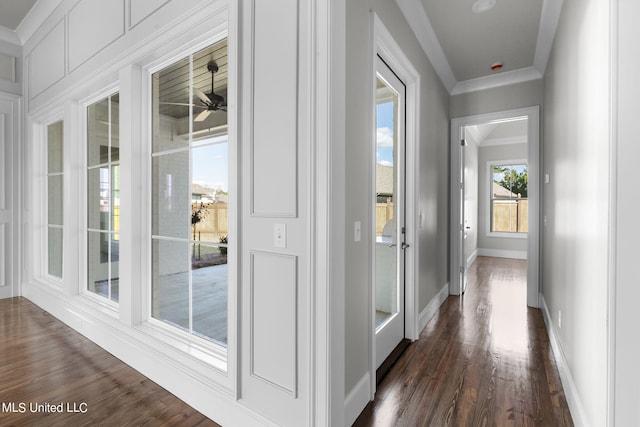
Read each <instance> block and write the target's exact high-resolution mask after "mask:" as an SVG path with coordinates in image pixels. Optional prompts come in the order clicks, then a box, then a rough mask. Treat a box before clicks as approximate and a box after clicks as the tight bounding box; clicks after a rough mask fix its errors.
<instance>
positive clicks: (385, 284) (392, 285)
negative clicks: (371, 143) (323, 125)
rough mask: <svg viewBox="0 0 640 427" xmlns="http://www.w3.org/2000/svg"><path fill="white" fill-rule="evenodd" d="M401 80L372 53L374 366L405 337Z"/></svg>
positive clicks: (402, 101) (403, 149) (403, 142)
mask: <svg viewBox="0 0 640 427" xmlns="http://www.w3.org/2000/svg"><path fill="white" fill-rule="evenodd" d="M404 110H405V86H404V84H403V83H402V82H401V81H400V79H399V78H398V77H397V76H396V75H395V74H394V72H393V71H392V70H391V69H390V68H389V67H388V66H387V64H386V63H385V62H384V61H383V60H382V59H381V58H380V57H378V58H377V66H376V141H375V148H376V150H375V153H376V158H375V248H374V256H375V261H374V263H375V272H374V277H375V353H376V356H375V357H376V367H379V366H380V365H381V364H382V362H384V360H385V359H386V358H387V357H388V356H389V354H390V353H391V352H392V351H393V349H394V348H396V346H397V345H398V344H399V343H400V341H402V339H403V338H404V249H405V248H406V247H407V246H406V244H405V241H404V235H405V225H404V218H405V216H404V187H405V169H404V163H405V158H404V157H405V154H404V151H405V139H404V114H405V112H404Z"/></svg>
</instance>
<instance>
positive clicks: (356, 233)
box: [353, 221, 362, 242]
mask: <svg viewBox="0 0 640 427" xmlns="http://www.w3.org/2000/svg"><path fill="white" fill-rule="evenodd" d="M360 240H362V226H361V224H360V221H356V222H355V224H354V225H353V241H354V242H359V241H360Z"/></svg>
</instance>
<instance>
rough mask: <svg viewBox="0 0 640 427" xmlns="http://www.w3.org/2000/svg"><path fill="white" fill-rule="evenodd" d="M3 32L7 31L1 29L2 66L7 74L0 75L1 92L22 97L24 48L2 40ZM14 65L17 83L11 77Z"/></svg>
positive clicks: (0, 51)
mask: <svg viewBox="0 0 640 427" xmlns="http://www.w3.org/2000/svg"><path fill="white" fill-rule="evenodd" d="M3 31H5V30H4V29H2V28H0V65H1V66H2V69H3V71H5V70H6V73H5V72H3V73H0V92H6V93H10V94H13V95H22V82H23V79H22V46H20V45H18V44H16V43H11V42H8V41H5V40H2V32H3ZM12 63H13V69H14V72H15V81H14V80H13V79H11V78H10V77H11V76H9V74H10V73H11V68H12ZM5 74H6V75H5Z"/></svg>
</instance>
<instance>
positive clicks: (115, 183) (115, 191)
mask: <svg viewBox="0 0 640 427" xmlns="http://www.w3.org/2000/svg"><path fill="white" fill-rule="evenodd" d="M111 183H112V184H111V187H112V191H111V206H113V209H112V210H111V231H113V232H115V235H114V239H115V240H120V165H114V166H112V167H111Z"/></svg>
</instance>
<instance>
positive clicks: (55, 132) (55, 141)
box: [47, 122, 63, 173]
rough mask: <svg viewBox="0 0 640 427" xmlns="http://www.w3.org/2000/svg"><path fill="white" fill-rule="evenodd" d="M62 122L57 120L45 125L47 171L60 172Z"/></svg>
mask: <svg viewBox="0 0 640 427" xmlns="http://www.w3.org/2000/svg"><path fill="white" fill-rule="evenodd" d="M62 130H63V129H62V122H57V123H53V124H51V125H49V126H48V127H47V161H48V168H47V172H48V173H61V172H62V153H63V143H62V138H63V136H62V134H63V132H62Z"/></svg>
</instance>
